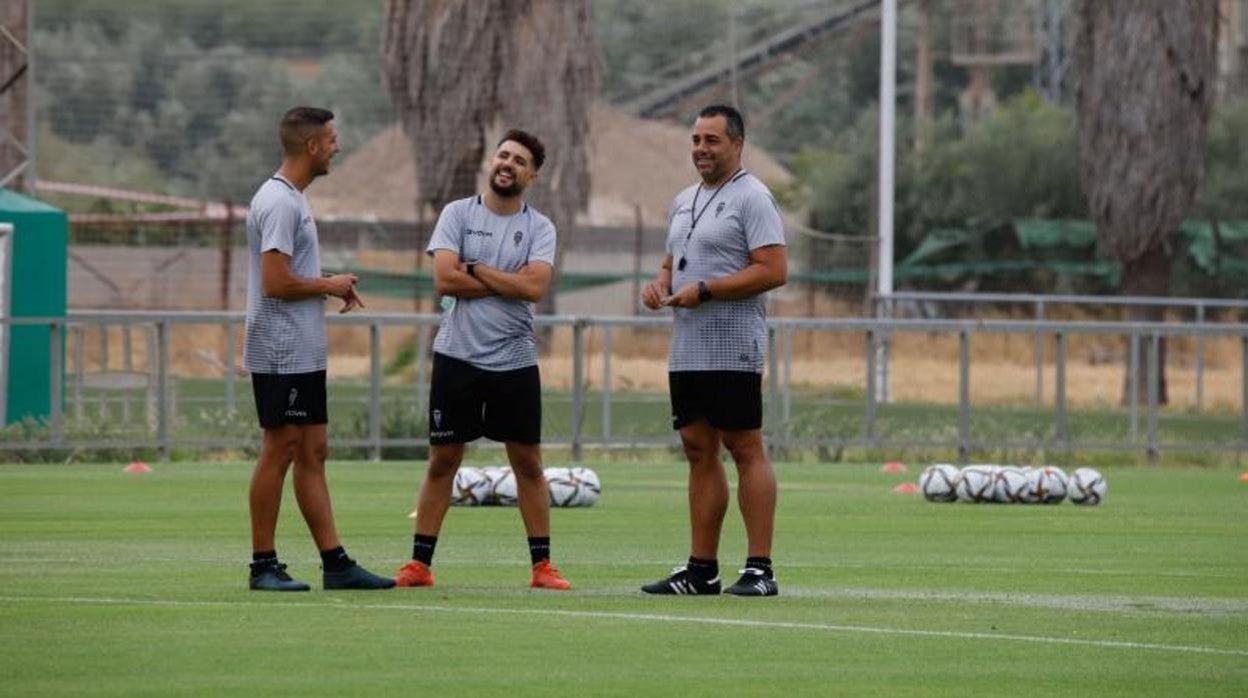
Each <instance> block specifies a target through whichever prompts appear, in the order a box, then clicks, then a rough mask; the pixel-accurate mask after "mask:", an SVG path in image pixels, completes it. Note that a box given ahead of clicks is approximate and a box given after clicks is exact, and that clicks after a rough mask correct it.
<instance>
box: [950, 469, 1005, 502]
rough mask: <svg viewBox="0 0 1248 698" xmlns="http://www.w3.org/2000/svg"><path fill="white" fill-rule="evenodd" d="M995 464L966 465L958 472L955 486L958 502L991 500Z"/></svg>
mask: <svg viewBox="0 0 1248 698" xmlns="http://www.w3.org/2000/svg"><path fill="white" fill-rule="evenodd" d="M996 471H997V466H995V465H968V466H966V467H965V468H963V469H962V472H960V473H959V474H958V484H957V488H956V490H955V491H956V492H957V496H958V501H959V502H990V501H992V488H993V479H994V475H995V474H996Z"/></svg>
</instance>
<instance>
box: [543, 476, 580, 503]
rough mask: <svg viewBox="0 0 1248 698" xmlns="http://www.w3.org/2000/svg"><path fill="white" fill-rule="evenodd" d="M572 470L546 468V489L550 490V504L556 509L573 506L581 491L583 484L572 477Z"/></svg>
mask: <svg viewBox="0 0 1248 698" xmlns="http://www.w3.org/2000/svg"><path fill="white" fill-rule="evenodd" d="M570 470H571V469H570V468H546V469H545V470H544V471H543V474H545V476H546V488H547V489H549V490H550V504H551V506H556V507H567V506H572V502H573V501H574V500H575V499H576V496H577V494H578V492H579V490H580V489H581V486H580V485H581V482H580V480H577V479H575V478H573V477H572V475H571V473H570Z"/></svg>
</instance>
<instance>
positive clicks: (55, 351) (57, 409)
mask: <svg viewBox="0 0 1248 698" xmlns="http://www.w3.org/2000/svg"><path fill="white" fill-rule="evenodd" d="M48 344H49V345H50V346H49V351H50V352H51V353H50V354H49V356H48V358H49V360H50V364H49V369H50V371H49V373H50V375H49V378H50V380H49V381H48V383H50V384H51V385H50V386H49V391H50V394H49V398H50V399H51V401H50V402H49V406H50V407H51V408H52V414H51V420H52V443H53V444H54V445H56V446H60V445H61V444H63V443H65V413H64V411H63V409H62V408H63V405H62V404H61V399H62V397H63V395H62V393H63V392H64V389H63V388H62V385H61V384H62V378H63V375H64V371H63V370H62V368H61V365H62V361H61V359H62V358H63V357H62V352H61V321H60V320H53V321H52V324H51V325H50V326H49V327H48ZM0 399H8V396H6V395H0Z"/></svg>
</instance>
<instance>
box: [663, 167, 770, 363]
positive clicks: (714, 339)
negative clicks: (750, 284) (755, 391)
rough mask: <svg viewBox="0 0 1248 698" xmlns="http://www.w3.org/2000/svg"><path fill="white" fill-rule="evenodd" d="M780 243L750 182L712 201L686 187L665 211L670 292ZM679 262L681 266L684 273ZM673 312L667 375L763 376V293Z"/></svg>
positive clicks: (698, 188)
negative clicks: (738, 373)
mask: <svg viewBox="0 0 1248 698" xmlns="http://www.w3.org/2000/svg"><path fill="white" fill-rule="evenodd" d="M695 197H696V205H697V210H694V205H695ZM694 218H696V219H697V225H696V227H695V226H694V225H693V219H694ZM691 230H692V234H690V231H691ZM783 244H785V242H784V223H783V222H782V221H781V219H780V209H779V207H778V206H777V205H776V200H775V198H774V197H772V195H771V192H770V191H768V190H767V186H766V185H765V184H763V183H762V182H761V181H759V179H758V178H757V177H755V176H754V175H751V174H749V173H748V172H745V171H742V172H739V173H738V174H737V175H735V176H734V177H733V178H731V179H730V180H729V181H728V182H727V183H726V184H724V186H723V187H722V188H721V189H720V190H719V193H718V194H716V193H715V188H714V187H712V188H710V189H707V188H705V187H703V186H702V185H701V184H700V183H699V184H697V185H694V186H692V187H689V188H688V189H686V190H684V191H682V192H681V193H680V194H678V195H677V196H676V200H675V201H674V202H672V207H671V209H670V210H669V212H668V221H667V252H668V254H670V255H671V256H672V290H673V291H678V290H680V289H681V288H683V287H684V286H685V285H686V284H690V283H697V282H698V281H707V280H710V279H716V278H720V277H724V276H729V275H731V274H734V273H736V272H738V271H741V270H742V269H744V268H745V267H746V266H748V265H749V263H750V251H751V250H755V249H758V248H760V247H766V246H768V245H783ZM682 258H683V259H685V260H686V264H685V268H684V269H683V270H682V269H680V260H681V259H682ZM673 310H674V311H675V315H676V322H675V328H674V331H673V333H672V343H671V347H670V349H669V351H668V362H667V364H668V370H669V371H745V372H754V373H762V372H763V363H764V361H765V358H766V350H767V321H766V320H767V314H766V306H765V295H764V294H760V295H757V296H754V297H751V298H743V299H740V300H733V301H720V300H715V299H712V300H710V301H709V302H707V303H703V304H702V305H699V306H698V307H696V308H674V309H673Z"/></svg>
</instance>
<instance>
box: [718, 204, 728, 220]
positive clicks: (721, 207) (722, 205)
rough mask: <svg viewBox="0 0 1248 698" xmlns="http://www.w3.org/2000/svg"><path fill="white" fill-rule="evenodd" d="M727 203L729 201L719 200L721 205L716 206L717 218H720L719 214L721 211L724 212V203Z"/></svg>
mask: <svg viewBox="0 0 1248 698" xmlns="http://www.w3.org/2000/svg"><path fill="white" fill-rule="evenodd" d="M727 203H728V202H727V201H721V202H719V205H718V206H716V207H715V217H716V218H719V214H721V213H723V212H724V205H725V204H727Z"/></svg>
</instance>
